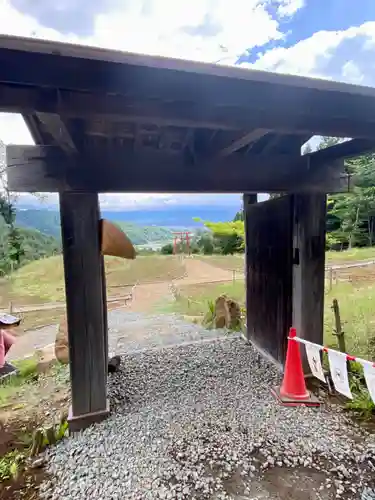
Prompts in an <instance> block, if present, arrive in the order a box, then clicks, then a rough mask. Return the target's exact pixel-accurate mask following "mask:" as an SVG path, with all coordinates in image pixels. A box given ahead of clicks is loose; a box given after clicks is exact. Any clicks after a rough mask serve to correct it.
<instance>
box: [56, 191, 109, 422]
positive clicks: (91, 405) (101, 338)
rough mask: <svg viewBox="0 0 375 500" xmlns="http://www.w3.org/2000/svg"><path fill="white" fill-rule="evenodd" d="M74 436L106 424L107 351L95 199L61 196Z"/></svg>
mask: <svg viewBox="0 0 375 500" xmlns="http://www.w3.org/2000/svg"><path fill="white" fill-rule="evenodd" d="M60 217H61V232H62V242H63V254H64V271H65V291H66V306H67V320H68V334H69V353H70V377H71V388H72V407H71V409H70V414H69V424H70V428H71V430H73V431H76V430H79V429H82V428H84V427H87V426H88V425H90V424H91V423H93V422H97V421H99V420H102V419H103V418H105V417H106V416H107V415H108V413H109V406H108V402H107V387H106V382H107V364H106V359H107V345H105V342H106V316H105V307H104V296H103V292H104V288H103V261H102V256H101V253H100V239H99V203H98V195H97V194H96V193H73V192H69V193H61V194H60Z"/></svg>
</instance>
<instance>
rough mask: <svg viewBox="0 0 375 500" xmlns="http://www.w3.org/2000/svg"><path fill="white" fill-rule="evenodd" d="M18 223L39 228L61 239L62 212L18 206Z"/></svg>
mask: <svg viewBox="0 0 375 500" xmlns="http://www.w3.org/2000/svg"><path fill="white" fill-rule="evenodd" d="M16 225H17V226H19V227H25V228H28V229H37V230H38V231H40V232H41V233H43V234H46V235H48V236H53V237H54V238H56V239H58V240H61V231H60V214H59V212H57V211H56V212H55V211H52V210H43V209H42V210H40V209H35V208H33V209H19V208H17V211H16Z"/></svg>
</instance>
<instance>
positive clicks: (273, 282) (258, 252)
mask: <svg viewBox="0 0 375 500" xmlns="http://www.w3.org/2000/svg"><path fill="white" fill-rule="evenodd" d="M244 209H245V224H246V264H245V266H246V278H247V289H246V306H247V336H248V339H249V340H251V341H252V342H254V343H255V344H256V345H257V346H259V347H260V348H261V349H263V350H264V351H266V352H267V353H268V354H269V355H271V356H272V357H273V358H274V359H275V360H276V361H278V362H280V363H282V364H283V363H284V361H285V351H286V339H287V334H288V330H289V328H290V326H291V325H292V289H293V264H292V259H293V230H292V226H293V197H292V196H283V197H282V198H276V199H274V200H269V201H265V202H263V203H258V204H254V205H249V204H247V205H245V207H244Z"/></svg>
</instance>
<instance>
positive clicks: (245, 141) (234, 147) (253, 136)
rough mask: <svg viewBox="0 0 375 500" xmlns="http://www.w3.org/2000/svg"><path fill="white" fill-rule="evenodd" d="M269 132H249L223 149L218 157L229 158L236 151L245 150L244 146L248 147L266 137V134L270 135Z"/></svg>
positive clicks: (259, 130) (257, 130)
mask: <svg viewBox="0 0 375 500" xmlns="http://www.w3.org/2000/svg"><path fill="white" fill-rule="evenodd" d="M268 132H269V130H267V129H262V128H260V129H255V130H252V131H251V132H248V133H247V134H245V135H243V136H242V137H239V138H238V139H237V140H235V141H233V142H232V143H231V144H229V145H228V146H226V147H225V148H223V149H221V150H220V151H219V152H218V153H217V156H219V157H224V156H228V155H230V154H232V153H234V152H235V151H238V150H239V149H241V148H243V147H244V146H248V145H249V144H251V143H253V142H256V141H257V140H258V139H260V138H261V137H264V136H265V135H266V134H268Z"/></svg>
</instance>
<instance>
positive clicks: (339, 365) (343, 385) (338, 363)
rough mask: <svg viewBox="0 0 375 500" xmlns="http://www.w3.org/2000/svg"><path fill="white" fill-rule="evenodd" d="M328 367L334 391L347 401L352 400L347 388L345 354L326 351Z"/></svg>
mask: <svg viewBox="0 0 375 500" xmlns="http://www.w3.org/2000/svg"><path fill="white" fill-rule="evenodd" d="M328 360H329V367H330V370H331V377H332V380H333V384H334V386H335V389H336V391H337V392H339V393H340V394H343V395H344V396H346V397H347V398H349V399H353V396H352V393H351V391H350V387H349V379H348V369H347V366H346V354H344V353H342V352H338V351H331V349H328Z"/></svg>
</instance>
